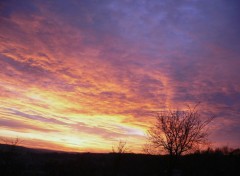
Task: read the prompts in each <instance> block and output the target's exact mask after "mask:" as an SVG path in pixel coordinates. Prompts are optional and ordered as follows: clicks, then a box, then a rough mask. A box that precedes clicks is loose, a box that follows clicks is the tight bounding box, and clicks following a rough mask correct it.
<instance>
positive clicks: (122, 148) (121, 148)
mask: <svg viewBox="0 0 240 176" xmlns="http://www.w3.org/2000/svg"><path fill="white" fill-rule="evenodd" d="M112 152H113V153H118V154H121V153H126V152H130V150H129V148H128V147H127V142H126V141H122V140H119V141H118V144H117V145H116V146H112Z"/></svg>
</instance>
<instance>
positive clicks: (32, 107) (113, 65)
mask: <svg viewBox="0 0 240 176" xmlns="http://www.w3.org/2000/svg"><path fill="white" fill-rule="evenodd" d="M239 20H240V2H239V1H238V0H179V1H176V0H161V1H160V0H55V1H54V0H50V1H48V0H1V1H0V136H1V137H4V138H8V137H10V138H11V137H13V138H15V137H19V138H20V139H23V142H22V145H25V146H28V147H36V148H47V149H55V150H64V151H79V152H110V151H111V148H112V145H114V144H116V142H117V141H119V140H124V141H127V144H128V145H129V147H130V148H131V150H132V151H133V152H141V149H142V145H143V144H144V143H146V131H147V129H148V128H149V127H150V126H151V124H152V123H153V122H154V118H155V117H154V114H155V113H154V112H155V111H158V110H164V109H169V108H171V109H172V108H173V109H174V108H179V109H181V108H186V105H187V104H188V105H194V104H196V103H198V102H201V104H200V106H199V111H200V112H202V114H203V117H204V116H206V115H209V114H214V115H215V116H216V118H215V119H214V121H213V123H211V124H210V136H209V137H210V140H211V142H212V145H213V146H223V145H228V146H231V147H240V22H239Z"/></svg>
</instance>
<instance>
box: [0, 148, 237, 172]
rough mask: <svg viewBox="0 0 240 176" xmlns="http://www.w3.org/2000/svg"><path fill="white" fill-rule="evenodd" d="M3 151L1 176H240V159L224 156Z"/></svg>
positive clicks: (28, 150)
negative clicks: (174, 157) (169, 175)
mask: <svg viewBox="0 0 240 176" xmlns="http://www.w3.org/2000/svg"><path fill="white" fill-rule="evenodd" d="M8 149H9V150H8ZM0 150H1V152H0V171H1V176H12V175H14V176H16V175H22V176H26V175H34V176H35V175H36V176H38V175H39V176H61V175H64V176H66V175H67V176H80V175H83V176H95V175H96V176H99V175H103V176H111V175H123V176H128V175H129V176H130V175H131V176H132V175H138V176H154V175H168V172H167V171H168V170H169V168H170V166H172V168H173V169H172V175H176V176H177V175H189V176H192V175H196V176H198V175H199V176H205V175H211V176H213V175H218V176H219V175H234V176H235V175H240V169H239V168H238V167H239V163H240V155H238V154H229V155H223V154H222V153H220V152H218V153H201V154H193V155H187V156H183V157H181V158H178V159H177V160H176V161H175V162H173V161H171V160H170V158H169V156H152V155H143V154H113V153H109V154H94V153H78V154H76V153H63V152H62V153H60V152H53V151H47V150H46V151H45V150H34V149H27V148H24V147H15V148H14V150H13V149H12V148H11V146H6V145H4V146H3V145H1V146H0ZM171 163H174V165H173V164H172V165H170V164H171Z"/></svg>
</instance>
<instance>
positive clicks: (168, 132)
mask: <svg viewBox="0 0 240 176" xmlns="http://www.w3.org/2000/svg"><path fill="white" fill-rule="evenodd" d="M196 108H197V105H196V106H195V107H194V108H190V107H188V110H186V111H171V110H169V111H165V112H161V113H157V116H156V120H157V122H156V124H154V126H153V127H152V128H151V129H150V130H149V131H148V139H149V142H150V144H151V147H153V148H155V149H162V150H163V151H165V152H167V153H168V154H170V155H171V156H180V155H181V154H183V153H186V152H190V151H193V150H194V149H196V147H198V146H199V145H200V144H205V143H206V142H207V137H208V131H207V129H206V126H207V125H208V124H209V123H210V122H211V121H212V120H213V116H212V117H210V118H207V119H206V120H202V119H201V116H200V114H199V112H198V111H197V109H196ZM148 147H149V146H148Z"/></svg>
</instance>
